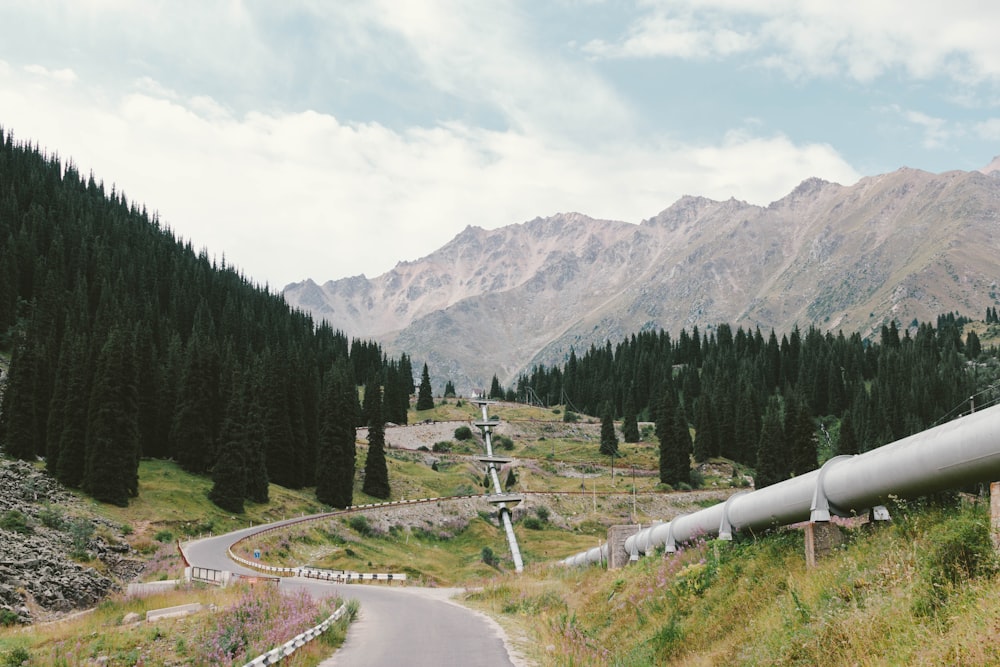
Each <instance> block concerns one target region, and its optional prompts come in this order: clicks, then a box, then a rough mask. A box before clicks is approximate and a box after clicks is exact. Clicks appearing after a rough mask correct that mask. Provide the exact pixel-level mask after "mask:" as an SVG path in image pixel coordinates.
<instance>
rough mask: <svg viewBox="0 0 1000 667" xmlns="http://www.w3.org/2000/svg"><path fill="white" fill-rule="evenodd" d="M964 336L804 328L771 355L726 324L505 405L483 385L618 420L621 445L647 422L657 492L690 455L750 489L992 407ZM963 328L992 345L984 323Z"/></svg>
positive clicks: (582, 363) (587, 358) (525, 378)
mask: <svg viewBox="0 0 1000 667" xmlns="http://www.w3.org/2000/svg"><path fill="white" fill-rule="evenodd" d="M969 324H970V322H969V320H967V319H966V318H963V317H959V316H956V315H955V314H949V315H943V316H941V317H939V318H938V321H937V325H936V326H933V325H931V324H920V325H917V324H916V323H912V324H911V326H909V327H907V328H906V329H905V330H903V331H902V332H901V331H900V329H899V328H898V327H897V325H896V323H895V322H892V323H889V324H887V325H886V326H884V327H883V328H882V332H881V337H880V340H879V341H866V340H863V339H862V338H861V336H860V335H858V334H853V335H851V336H850V337H846V336H844V334H843V333H840V334H838V335H836V336H834V335H833V334H830V333H827V334H823V333H821V332H820V331H819V330H818V329H816V328H813V327H810V328H809V329H808V330H807V331H806V332H805V333H804V334H803V333H802V332H801V331H799V329H798V328H797V327H796V328H794V329H793V330H792V332H791V333H790V334H789V335H782V336H781V339H780V342H779V339H778V336H777V334H776V333H775V332H774V331H771V333H770V334H769V335H768V336H767V337H766V338H765V337H764V336H763V335H762V333H761V332H760V330H759V329H758V330H755V331H745V330H743V329H742V328H739V329H737V330H736V332H735V333H734V332H733V330H732V328H731V327H730V326H729V325H726V324H720V325H718V326H717V327H715V328H714V329H713V330H712V331H711V333H710V334H703V333H701V332H699V331H698V328H697V327H695V328H694V329H693V331H692V332H690V333H688V332H687V331H686V330H681V332H680V334H679V336H678V337H677V338H676V340H675V339H673V338H672V337H671V336H670V334H668V333H666V332H664V331H660V332H643V333H640V334H636V335H633V336H631V337H630V338H628V339H626V340H624V341H622V342H620V343H619V344H618V345H617V346H616V347H614V348H612V345H611V343H610V342H608V343H607V344H606V345H605V346H603V347H597V346H592V347H591V348H590V349H589V350H588V351H587V352H586V353H585V354H583V356H581V357H577V356H576V354H575V353H571V354H570V357H569V359H568V361H567V362H566V363H565V364H563V365H562V366H555V367H541V366H536V367H535V368H534V369H533V370H532V372H531V373H530V374H524V375H522V376H521V377H520V378H519V380H518V383H517V388H516V389H511V390H509V392H503V391H502V387H499V386H498V384H497V381H496V378H494V385H493V393H495V394H496V393H501V394H503V393H509V394H511V397H514V396H520V397H522V398H524V399H528V398H530V397H534V398H536V399H538V400H541V401H542V402H543V403H546V404H554V403H568V404H571V405H572V406H573V407H575V408H577V409H578V410H580V411H582V412H585V413H588V414H603V413H604V412H605V411H610V412H612V413H613V414H615V415H617V416H619V417H621V418H622V419H624V422H625V426H624V429H623V430H624V433H625V434H626V439H628V433H629V432H631V433H635V434H637V433H638V430H637V429H635V428H634V427H633V426H632V424H633V423H634V422H635V420H636V419H637V418H640V419H643V420H652V421H656V423H657V435H658V436H660V441H661V477H662V478H663V481H664V482H668V483H671V484H676V483H680V482H687V481H689V480H688V479H687V472H688V467H687V466H686V465H679V464H677V463H676V461H677V460H682V461H683V460H685V458H686V454H685V452H687V451H690V452H691V453H693V455H694V458H695V460H696V461H705V460H707V459H709V458H711V457H715V456H723V457H726V458H729V459H732V460H735V461H738V462H741V463H744V464H747V465H749V466H751V467H754V468H756V471H757V476H756V483H757V486H758V487H760V486H765V485H767V484H770V483H773V482H776V481H780V480H781V479H785V478H787V477H788V476H789V475H792V474H801V473H803V472H806V471H809V470H812V469H813V468H815V467H817V462H818V458H820V457H821V455H826V457H828V456H831V455H834V454H855V453H859V452H863V451H867V450H869V449H873V448H875V447H879V446H881V445H884V444H887V443H889V442H892V441H893V440H897V439H899V438H902V437H905V436H907V435H910V434H912V433H916V432H918V431H921V430H924V429H926V428H928V427H930V426H932V425H934V424H935V423H938V422H940V421H945V420H947V419H951V418H954V417H957V416H959V414H961V413H962V412H963V411H968V410H970V409H973V408H974V407H975V405H977V404H978V405H980V406H982V405H986V404H989V403H991V402H993V401H995V400H996V398H997V397H998V396H1000V392H998V391H997V386H996V383H997V378H998V372H997V368H998V363H997V349H996V347H995V346H993V347H990V348H989V349H983V345H982V344H981V342H980V337H979V335H978V334H976V332H975V331H974V330H972V327H968V328H969V331H968V332H967V333H964V334H963V330H964V328H966V325H969ZM976 325H977V328H980V329H981V330H983V331H993V332H994V333H995V330H996V329H997V328H1000V324H998V321H997V314H996V310H995V309H989V310H988V311H987V313H986V315H985V318H984V321H982V322H977V323H976ZM911 330H912V334H911ZM677 424H681V425H682V427H681V428H680V430H678V429H677ZM687 426H690V427H693V428H694V431H695V436H694V441H693V443H692V442H691V438H690V435H689V431H688V428H686V427H687ZM817 433H819V434H821V437H819V438H818V437H817ZM677 450H681V451H677ZM674 454H677V456H674Z"/></svg>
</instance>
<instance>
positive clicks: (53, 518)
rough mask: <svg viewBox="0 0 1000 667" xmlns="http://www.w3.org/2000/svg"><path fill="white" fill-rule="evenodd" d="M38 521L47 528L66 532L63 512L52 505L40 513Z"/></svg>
mask: <svg viewBox="0 0 1000 667" xmlns="http://www.w3.org/2000/svg"><path fill="white" fill-rule="evenodd" d="M38 520H39V521H41V522H42V525H43V526H45V527H46V528H52V529H53V530H64V529H65V528H66V519H65V518H64V517H63V513H62V510H60V509H59V508H58V507H53V506H52V505H46V506H45V507H43V508H42V509H41V511H39V512H38Z"/></svg>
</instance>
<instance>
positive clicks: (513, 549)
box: [479, 401, 524, 572]
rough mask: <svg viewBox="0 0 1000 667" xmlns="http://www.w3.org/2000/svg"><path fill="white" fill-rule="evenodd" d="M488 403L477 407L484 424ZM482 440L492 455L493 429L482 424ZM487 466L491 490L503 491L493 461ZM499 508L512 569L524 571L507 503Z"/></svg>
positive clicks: (498, 493) (482, 403)
mask: <svg viewBox="0 0 1000 667" xmlns="http://www.w3.org/2000/svg"><path fill="white" fill-rule="evenodd" d="M487 405H489V402H488V401H479V407H481V408H482V409H483V423H484V424H485V423H486V422H487V421H489V415H488V414H487V410H486V406H487ZM482 429H483V440H484V441H485V442H486V456H488V457H491V458H492V457H493V441H492V435H491V431H492V430H493V429H492V428H491V427H490V426H483V427H482ZM487 465H488V466H489V475H490V478H491V479H492V480H493V492H494V493H496V494H497V495H500V494H502V493H503V487H501V486H500V476H499V475H498V474H497V467H496V464H494V463H492V462H491V463H489V464H487ZM497 506H498V507H499V508H500V521H502V522H503V529H504V532H505V533H507V544H508V545H510V555H511V557H512V558H513V559H514V570H515V571H516V572H523V571H524V561H522V560H521V549H520V548H519V547H518V545H517V536H516V535H514V524H513V523H512V522H511V519H510V510H509V509H508V508H507V503H498V505H497Z"/></svg>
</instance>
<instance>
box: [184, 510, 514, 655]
mask: <svg viewBox="0 0 1000 667" xmlns="http://www.w3.org/2000/svg"><path fill="white" fill-rule="evenodd" d="M295 521H299V519H289V520H287V521H279V522H276V523H272V524H267V525H263V526H255V527H253V528H244V529H242V530H237V531H234V532H232V533H227V534H225V535H220V536H218V537H209V538H205V539H202V540H198V541H197V542H191V543H189V544H187V545H185V546H184V547H183V551H184V555H185V557H186V558H187V559H188V562H189V563H191V564H192V565H197V566H199V567H207V568H212V569H216V570H228V571H230V572H237V573H240V574H246V575H250V576H255V575H257V576H259V574H260V573H258V572H254V571H253V570H249V569H247V568H245V567H243V566H241V565H240V564H238V563H236V562H234V561H232V560H230V559H229V556H228V555H227V552H228V550H229V547H230V545H232V544H233V543H234V542H236V541H237V540H239V539H241V538H243V537H247V536H249V535H253V534H254V533H257V532H259V531H262V530H266V529H268V528H273V527H275V526H278V525H282V524H287V523H293V522H295ZM280 587H281V589H282V590H295V589H300V588H305V589H306V590H308V591H309V592H310V593H311V594H312V595H314V596H316V597H326V596H329V595H339V596H341V597H343V598H345V599H350V598H354V599H357V600H358V601H359V602H360V603H361V610H360V613H359V616H358V619H357V620H355V622H354V623H352V624H351V627H350V630H349V631H348V634H347V640H346V642H345V643H344V645H343V646H342V647H341V648H340V650H338V651H337V652H336V654H335V655H334V656H333V657H332V658H330V659H328V660H326V661H324V662H323V663H322V667H333V666H342V667H343V666H347V665H350V666H351V667H354V666H358V667H366V666H369V665H370V666H372V667H380V666H381V665H391V666H393V667H397V666H398V665H407V666H408V667H423V666H427V667H440V666H449V665H462V666H463V667H480V666H481V667H521V666H523V665H524V663H523V662H521V661H518V663H515V662H514V661H513V660H512V659H511V656H510V654H509V652H508V650H507V647H506V645H505V641H504V635H503V631H502V630H501V629H500V627H499V626H498V625H497V624H496V622H494V621H493V620H492V619H490V618H489V617H487V616H485V615H484V614H480V613H478V612H475V611H473V610H471V609H467V608H465V607H463V606H461V605H459V604H457V603H454V602H451V601H450V600H449V598H450V597H451V596H452V595H454V594H455V593H457V592H459V590H460V589H442V588H419V587H405V588H404V587H390V586H383V585H380V584H357V583H355V584H333V583H328V582H321V581H316V580H313V579H302V578H297V577H288V578H284V579H282V580H281V584H280Z"/></svg>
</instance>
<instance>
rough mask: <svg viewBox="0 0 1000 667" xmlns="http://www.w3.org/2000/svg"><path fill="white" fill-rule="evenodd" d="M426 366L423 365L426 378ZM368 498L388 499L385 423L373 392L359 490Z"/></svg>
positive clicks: (380, 405)
mask: <svg viewBox="0 0 1000 667" xmlns="http://www.w3.org/2000/svg"><path fill="white" fill-rule="evenodd" d="M426 370H427V366H426V365H424V372H425V376H426ZM361 490H362V491H364V492H365V493H367V494H368V495H369V496H373V497H375V498H382V499H383V500H385V499H388V498H389V469H388V467H387V465H386V461H385V423H384V422H383V421H382V400H381V397H380V396H379V395H378V392H375V396H374V397H373V400H372V418H371V421H370V422H369V423H368V458H367V459H366V460H365V483H364V486H363V487H362V489H361Z"/></svg>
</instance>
